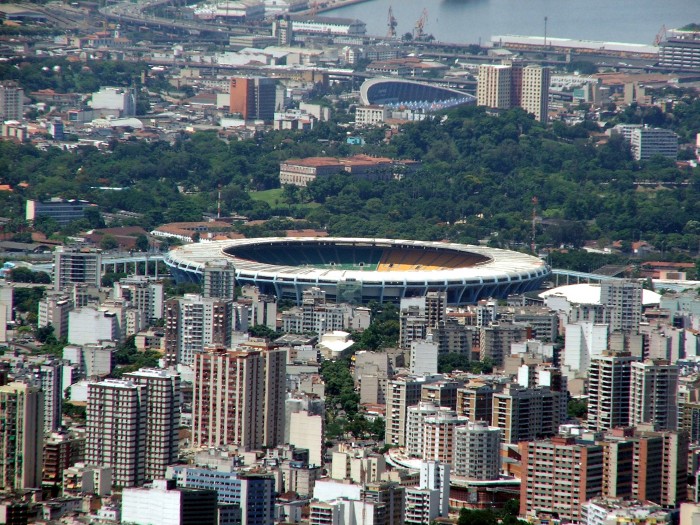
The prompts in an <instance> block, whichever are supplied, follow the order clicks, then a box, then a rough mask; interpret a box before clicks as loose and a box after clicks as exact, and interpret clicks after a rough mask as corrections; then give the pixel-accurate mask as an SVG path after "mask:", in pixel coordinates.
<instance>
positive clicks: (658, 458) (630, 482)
mask: <svg viewBox="0 0 700 525" xmlns="http://www.w3.org/2000/svg"><path fill="white" fill-rule="evenodd" d="M599 444H600V445H601V446H603V448H604V450H605V452H604V454H605V470H604V476H603V485H604V494H605V495H607V496H611V497H624V498H634V499H638V500H641V501H647V500H648V501H653V502H654V503H658V504H660V505H663V506H665V507H668V508H673V507H677V506H678V504H679V503H680V502H681V501H685V499H686V498H687V496H688V494H687V490H688V437H687V434H686V433H684V432H669V431H660V432H659V431H655V430H653V427H652V426H651V425H646V424H645V425H638V426H637V427H634V428H633V427H628V428H618V429H614V430H612V431H610V432H609V433H607V434H606V435H605V437H604V439H603V440H602V441H600V442H599Z"/></svg>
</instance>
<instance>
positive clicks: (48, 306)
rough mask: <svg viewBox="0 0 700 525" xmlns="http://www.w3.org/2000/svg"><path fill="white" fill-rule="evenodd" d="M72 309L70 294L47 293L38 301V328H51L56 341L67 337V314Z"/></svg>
mask: <svg viewBox="0 0 700 525" xmlns="http://www.w3.org/2000/svg"><path fill="white" fill-rule="evenodd" d="M73 308H74V305H73V299H72V298H71V296H70V294H64V293H61V292H49V293H47V294H46V296H45V297H44V298H43V299H41V300H40V301H39V315H38V319H37V325H38V326H39V328H43V327H45V326H48V325H51V326H53V335H54V336H56V339H59V340H60V339H62V338H64V337H67V336H68V313H69V312H70V311H71V310H73Z"/></svg>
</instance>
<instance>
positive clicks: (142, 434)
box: [85, 379, 148, 487]
mask: <svg viewBox="0 0 700 525" xmlns="http://www.w3.org/2000/svg"><path fill="white" fill-rule="evenodd" d="M147 415H148V390H147V387H146V386H143V385H139V384H136V383H134V382H133V381H127V380H119V379H106V380H104V381H101V382H99V383H91V384H89V385H88V406H87V440H86V443H85V462H86V463H87V464H90V465H99V466H102V467H111V468H112V469H113V471H112V472H113V478H112V479H113V482H114V484H115V485H119V486H121V487H137V486H140V485H143V483H144V481H145V472H146V470H145V469H146V435H147V426H148V419H147Z"/></svg>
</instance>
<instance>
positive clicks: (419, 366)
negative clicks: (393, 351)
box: [410, 334, 438, 376]
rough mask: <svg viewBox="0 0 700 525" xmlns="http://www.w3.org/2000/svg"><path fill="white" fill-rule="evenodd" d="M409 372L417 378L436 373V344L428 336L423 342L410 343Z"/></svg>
mask: <svg viewBox="0 0 700 525" xmlns="http://www.w3.org/2000/svg"><path fill="white" fill-rule="evenodd" d="M410 371H411V373H412V374H414V375H417V376H426V375H435V374H437V372H438V344H437V342H433V336H432V335H430V334H428V336H427V338H426V339H425V340H421V339H417V340H415V341H411V362H410Z"/></svg>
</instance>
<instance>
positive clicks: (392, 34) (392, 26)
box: [386, 6, 398, 38]
mask: <svg viewBox="0 0 700 525" xmlns="http://www.w3.org/2000/svg"><path fill="white" fill-rule="evenodd" d="M386 25H387V27H388V28H389V30H388V31H387V33H386V36H387V38H396V26H397V25H398V23H397V22H396V17H394V9H393V8H392V7H391V6H389V16H388V17H387V22H386Z"/></svg>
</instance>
